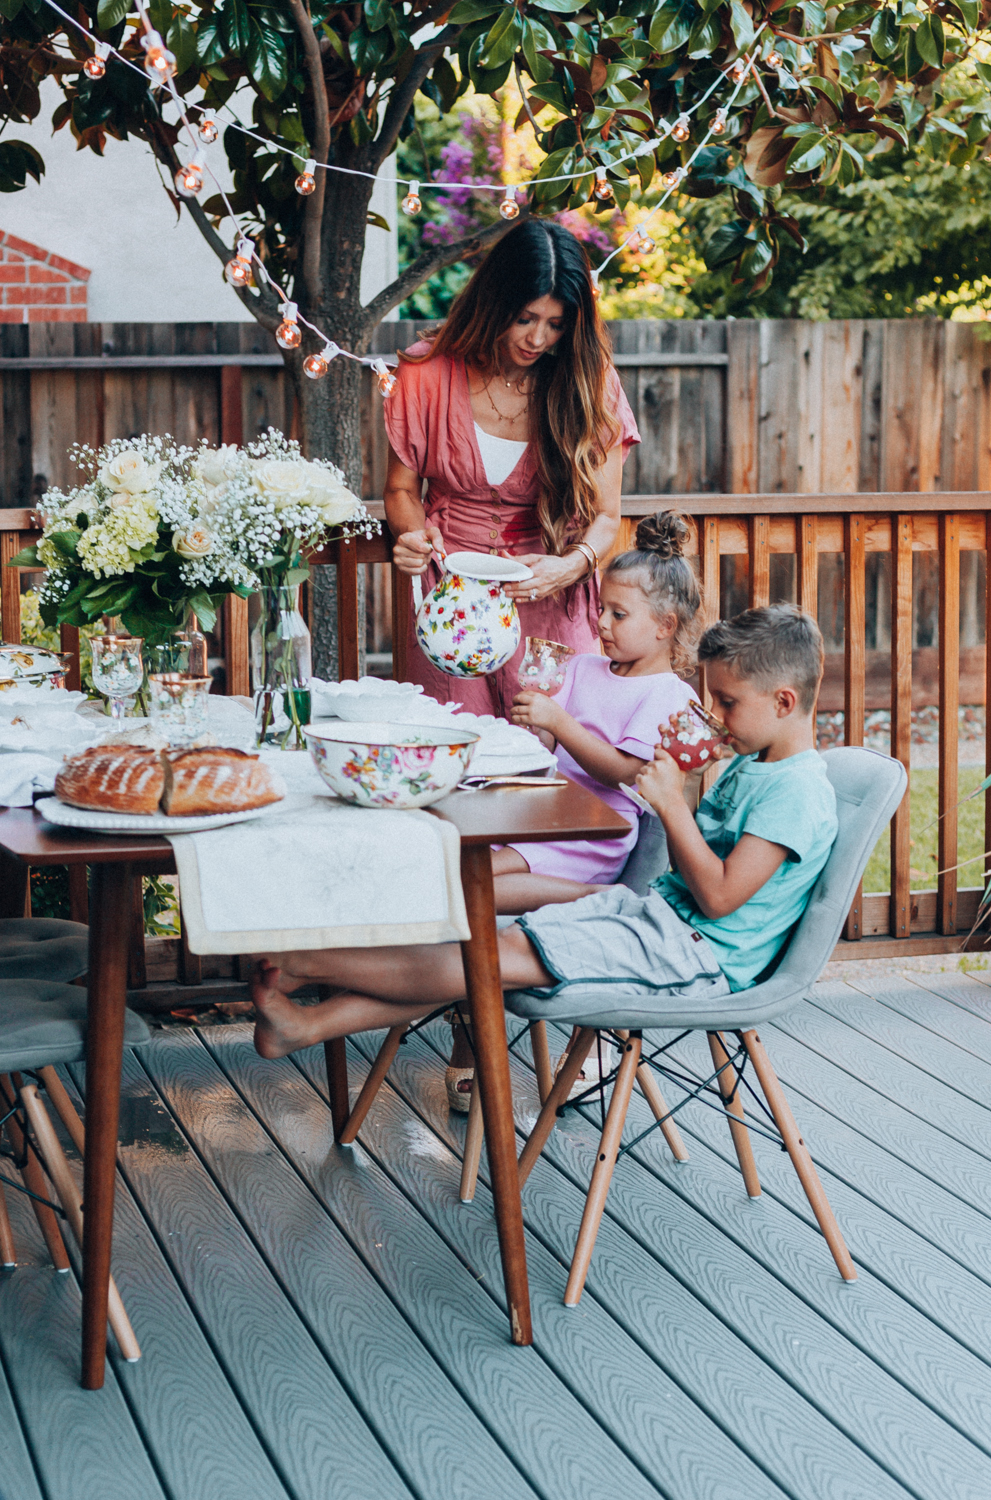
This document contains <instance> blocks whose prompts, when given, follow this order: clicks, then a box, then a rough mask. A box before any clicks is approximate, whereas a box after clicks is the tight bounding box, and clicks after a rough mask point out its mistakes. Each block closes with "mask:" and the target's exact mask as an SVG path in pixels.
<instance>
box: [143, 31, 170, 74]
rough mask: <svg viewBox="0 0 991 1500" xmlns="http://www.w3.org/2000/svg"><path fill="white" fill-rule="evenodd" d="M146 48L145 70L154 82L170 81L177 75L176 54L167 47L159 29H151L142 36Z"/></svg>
mask: <svg viewBox="0 0 991 1500" xmlns="http://www.w3.org/2000/svg"><path fill="white" fill-rule="evenodd" d="M141 45H142V47H143V48H144V49H145V72H146V73H147V74H148V77H149V78H150V79H151V81H152V82H153V83H168V81H169V79H170V78H172V77H174V76H175V56H174V54H173V53H171V52H170V51H169V50H168V48H167V47H166V45H165V43H164V42H163V41H162V38H161V37H160V36H159V34H158V32H157V31H149V32H148V34H147V35H146V36H143V37H142V38H141Z"/></svg>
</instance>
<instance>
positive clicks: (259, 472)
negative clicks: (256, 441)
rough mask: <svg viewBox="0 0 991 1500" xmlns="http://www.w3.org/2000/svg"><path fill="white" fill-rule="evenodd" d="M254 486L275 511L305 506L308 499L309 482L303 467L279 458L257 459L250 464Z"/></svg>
mask: <svg viewBox="0 0 991 1500" xmlns="http://www.w3.org/2000/svg"><path fill="white" fill-rule="evenodd" d="M252 469H253V470H254V479H255V484H256V485H257V486H258V488H259V489H260V490H261V492H262V494H263V495H267V496H268V498H269V499H270V500H271V501H272V503H273V504H274V506H275V508H276V510H284V509H285V508H286V507H287V506H290V505H305V504H306V503H307V500H308V498H309V480H308V478H307V475H306V472H305V466H304V465H303V464H300V463H291V462H288V461H287V460H285V459H279V458H259V459H255V461H254V462H253V464H252Z"/></svg>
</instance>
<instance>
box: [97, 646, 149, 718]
mask: <svg viewBox="0 0 991 1500" xmlns="http://www.w3.org/2000/svg"><path fill="white" fill-rule="evenodd" d="M91 645H92V649H93V686H94V687H95V688H96V690H97V692H100V693H102V694H103V696H104V697H105V698H109V699H110V717H111V718H112V719H114V720H115V721H116V722H119V721H120V720H121V719H122V718H123V717H124V710H125V707H126V703H125V700H126V699H127V698H130V697H131V696H132V695H133V694H134V693H136V692H137V691H138V689H139V688H140V686H141V683H142V680H143V678H144V666H143V663H142V661H141V645H142V642H141V639H140V637H138V636H132V635H95V636H94V637H93V640H92V642H91Z"/></svg>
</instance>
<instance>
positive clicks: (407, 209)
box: [401, 182, 423, 214]
mask: <svg viewBox="0 0 991 1500" xmlns="http://www.w3.org/2000/svg"><path fill="white" fill-rule="evenodd" d="M401 207H402V210H403V213H404V214H418V213H419V212H420V209H421V208H422V207H423V204H422V203H421V202H420V184H419V183H418V182H411V183H410V185H409V192H408V193H407V194H406V197H405V198H404V199H403V201H402V204H401Z"/></svg>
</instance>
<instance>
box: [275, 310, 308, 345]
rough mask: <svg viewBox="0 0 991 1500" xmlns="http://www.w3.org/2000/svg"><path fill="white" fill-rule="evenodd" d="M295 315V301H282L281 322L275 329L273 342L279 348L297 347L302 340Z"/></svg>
mask: <svg viewBox="0 0 991 1500" xmlns="http://www.w3.org/2000/svg"><path fill="white" fill-rule="evenodd" d="M296 316H297V313H296V304H295V302H283V304H282V322H281V323H280V324H279V326H278V328H277V329H276V330H275V342H276V343H277V344H278V345H279V348H280V349H298V348H299V346H300V344H301V343H302V342H303V334H302V331H301V330H300V326H299V324H298V323H297V321H296Z"/></svg>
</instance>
